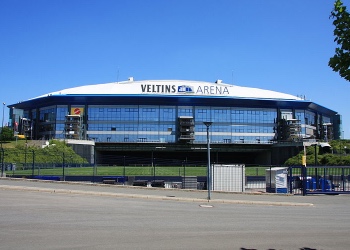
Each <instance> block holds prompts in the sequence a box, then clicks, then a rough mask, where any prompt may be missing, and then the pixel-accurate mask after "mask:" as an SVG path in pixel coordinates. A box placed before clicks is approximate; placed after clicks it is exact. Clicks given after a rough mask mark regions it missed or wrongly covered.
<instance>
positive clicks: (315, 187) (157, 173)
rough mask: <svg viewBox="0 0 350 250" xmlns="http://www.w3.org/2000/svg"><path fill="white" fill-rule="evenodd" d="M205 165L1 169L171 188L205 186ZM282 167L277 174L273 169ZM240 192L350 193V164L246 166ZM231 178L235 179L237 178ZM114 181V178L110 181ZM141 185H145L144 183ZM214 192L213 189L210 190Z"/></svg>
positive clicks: (53, 165)
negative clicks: (189, 183) (186, 179)
mask: <svg viewBox="0 0 350 250" xmlns="http://www.w3.org/2000/svg"><path fill="white" fill-rule="evenodd" d="M206 168H207V167H206V165H205V164H203V163H200V162H187V161H186V162H183V163H182V165H181V166H164V165H163V164H160V165H157V164H153V165H152V163H150V164H128V165H126V164H123V165H120V164H119V165H113V166H96V165H89V164H83V163H80V164H79V163H75V162H69V161H68V160H62V162H59V163H36V162H35V161H33V162H31V163H28V162H27V163H6V162H5V163H3V166H2V170H3V171H4V172H5V173H6V175H7V176H9V177H21V178H22V177H24V178H35V179H46V180H48V179H50V180H66V181H92V182H105V183H115V184H123V185H133V182H134V181H135V183H136V182H137V181H139V180H142V183H146V186H147V185H148V186H152V182H156V181H157V182H158V183H165V184H164V185H158V186H161V187H163V186H164V187H170V188H187V187H186V185H185V184H184V183H183V182H184V177H189V176H196V177H197V182H198V185H197V188H198V189H206V188H207V185H206V174H207V172H206V171H207V169H206ZM275 170H282V171H281V172H280V173H278V174H276V175H272V174H271V173H273V171H275ZM237 178H241V179H240V180H239V181H240V182H241V183H244V185H242V190H240V191H241V192H260V193H264V192H268V193H285V194H287V193H288V194H296V195H310V194H350V166H307V167H304V166H292V167H284V166H250V165H245V171H244V175H242V176H239V177H237ZM237 178H236V179H234V180H236V181H237V180H238V179H237ZM113 180H114V181H113ZM143 185H144V184H143ZM193 187H194V186H193V185H192V186H191V188H193ZM213 191H215V190H213Z"/></svg>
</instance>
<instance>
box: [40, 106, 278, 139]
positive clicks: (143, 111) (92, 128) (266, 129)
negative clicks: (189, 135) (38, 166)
mask: <svg viewBox="0 0 350 250" xmlns="http://www.w3.org/2000/svg"><path fill="white" fill-rule="evenodd" d="M69 113H70V112H69V107H68V106H67V105H60V106H57V107H45V108H42V109H39V117H40V119H39V121H38V125H39V136H40V137H41V138H45V139H51V138H61V139H62V138H64V137H65V134H64V124H65V119H66V115H67V114H69ZM85 116H86V117H85V118H86V119H82V120H83V121H84V123H85V124H82V128H84V130H85V132H84V134H85V136H84V137H85V138H83V139H90V140H95V141H97V142H116V143H121V142H167V143H175V142H178V130H179V127H178V126H179V124H178V118H179V117H191V118H193V120H194V135H195V136H194V140H193V143H204V142H206V126H205V125H204V124H203V122H205V121H212V122H213V124H212V126H211V128H210V139H211V141H212V143H242V142H246V143H252V142H253V143H270V142H271V140H273V139H274V138H275V126H276V125H275V121H276V119H277V110H276V109H259V108H254V109H253V108H251V109H249V108H234V107H209V106H207V107H203V106H162V105H89V106H87V109H86V111H85ZM52 131H55V134H53V132H52Z"/></svg>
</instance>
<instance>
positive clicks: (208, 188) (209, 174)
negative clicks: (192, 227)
mask: <svg viewBox="0 0 350 250" xmlns="http://www.w3.org/2000/svg"><path fill="white" fill-rule="evenodd" d="M203 123H204V125H205V126H206V127H207V152H208V162H207V190H208V201H209V200H210V188H211V187H210V186H211V171H210V170H211V169H210V140H209V127H210V126H211V125H212V124H213V123H212V122H203Z"/></svg>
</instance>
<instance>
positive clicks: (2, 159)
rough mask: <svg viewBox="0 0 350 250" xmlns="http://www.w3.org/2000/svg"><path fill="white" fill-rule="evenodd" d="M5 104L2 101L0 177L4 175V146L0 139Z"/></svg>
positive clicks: (2, 132)
mask: <svg viewBox="0 0 350 250" xmlns="http://www.w3.org/2000/svg"><path fill="white" fill-rule="evenodd" d="M5 105H6V103H4V102H3V103H2V122H1V134H0V136H1V138H0V143H1V153H2V156H1V177H4V157H5V154H4V148H3V147H2V140H3V137H4V131H3V130H4V116H5Z"/></svg>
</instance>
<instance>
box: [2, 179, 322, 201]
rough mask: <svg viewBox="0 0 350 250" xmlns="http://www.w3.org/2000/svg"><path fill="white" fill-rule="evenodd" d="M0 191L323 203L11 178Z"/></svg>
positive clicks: (281, 197)
mask: <svg viewBox="0 0 350 250" xmlns="http://www.w3.org/2000/svg"><path fill="white" fill-rule="evenodd" d="M0 189H2V190H6V189H10V190H21V191H37V192H55V193H67V194H81V195H99V196H113V197H123V198H139V199H152V200H172V201H188V202H200V203H206V204H213V203H229V204H252V205H272V206H313V205H314V204H315V202H316V203H317V202H322V199H321V200H320V199H315V196H299V195H289V194H270V193H262V192H256V193H232V192H215V191H212V192H211V193H210V194H211V195H210V200H209V201H208V191H207V190H189V189H186V190H184V189H174V188H153V187H134V186H121V185H108V184H97V183H82V182H61V181H43V180H31V179H13V178H0Z"/></svg>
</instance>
